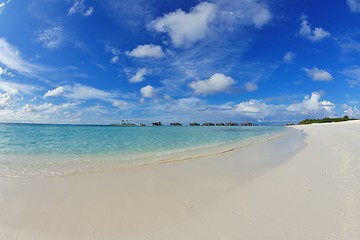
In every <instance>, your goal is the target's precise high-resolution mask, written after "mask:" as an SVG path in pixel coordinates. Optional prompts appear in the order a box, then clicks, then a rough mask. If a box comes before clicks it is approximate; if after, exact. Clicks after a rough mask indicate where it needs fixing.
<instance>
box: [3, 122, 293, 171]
mask: <svg viewBox="0 0 360 240" xmlns="http://www.w3.org/2000/svg"><path fill="white" fill-rule="evenodd" d="M286 131H287V128H285V127H280V126H250V127H245V126H233V127H230V126H216V127H215V126H214V127H204V126H181V127H180V126H179V127H177V126H161V127H120V126H83V125H45V124H7V123H5V124H0V176H8V177H48V176H65V175H73V174H81V173H88V172H97V171H103V170H107V169H114V168H128V167H134V166H140V165H145V164H156V163H159V162H167V161H179V160H185V159H192V158H196V157H200V156H204V155H211V154H217V153H220V152H223V151H228V150H231V149H233V148H237V147H244V146H247V145H249V144H253V143H255V142H256V141H259V140H261V139H262V140H264V139H265V140H266V139H267V138H271V137H272V136H274V134H282V133H284V132H286Z"/></svg>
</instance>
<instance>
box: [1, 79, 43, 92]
mask: <svg viewBox="0 0 360 240" xmlns="http://www.w3.org/2000/svg"><path fill="white" fill-rule="evenodd" d="M14 89H15V90H16V91H19V92H21V93H24V94H27V95H33V94H34V92H36V91H39V90H41V87H39V86H33V85H28V84H20V83H15V82H7V81H4V80H1V81H0V91H5V92H8V91H13V90H14Z"/></svg>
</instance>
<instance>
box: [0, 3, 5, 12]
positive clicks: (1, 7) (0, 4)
mask: <svg viewBox="0 0 360 240" xmlns="http://www.w3.org/2000/svg"><path fill="white" fill-rule="evenodd" d="M4 9H5V2H2V3H0V14H2V12H3V11H4Z"/></svg>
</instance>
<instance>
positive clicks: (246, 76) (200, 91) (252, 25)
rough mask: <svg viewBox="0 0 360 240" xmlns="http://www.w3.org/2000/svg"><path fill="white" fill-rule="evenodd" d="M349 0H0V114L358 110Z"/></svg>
mask: <svg viewBox="0 0 360 240" xmlns="http://www.w3.org/2000/svg"><path fill="white" fill-rule="evenodd" d="M359 23H360V0H333V1H312V0H294V1H285V0H236V1H233V0H209V1H195V0H188V1H183V0H182V1H180V0H121V1H117V0H107V1H100V0H0V121H1V122H38V123H93V124H108V123H116V122H120V121H121V120H123V119H126V120H129V121H130V122H134V123H140V122H142V123H150V122H152V121H162V122H164V123H169V122H173V121H180V122H183V123H188V122H192V121H198V122H204V121H213V122H219V121H221V122H227V121H235V122H243V121H254V122H278V121H281V122H289V121H299V120H301V119H304V118H314V117H334V116H343V115H349V116H351V117H357V118H360V61H359V60H360V26H359Z"/></svg>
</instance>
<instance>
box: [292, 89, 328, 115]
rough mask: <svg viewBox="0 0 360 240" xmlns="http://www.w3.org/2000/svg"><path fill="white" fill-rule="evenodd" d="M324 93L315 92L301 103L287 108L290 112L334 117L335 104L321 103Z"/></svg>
mask: <svg viewBox="0 0 360 240" xmlns="http://www.w3.org/2000/svg"><path fill="white" fill-rule="evenodd" d="M323 95H324V93H323V92H313V93H311V95H310V96H309V95H307V96H305V98H304V100H303V101H302V102H301V103H294V104H291V105H289V106H288V107H287V111H289V112H297V113H301V114H303V115H310V116H333V115H335V112H334V110H335V104H333V103H332V102H330V101H320V99H321V97H322V96H323Z"/></svg>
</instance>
